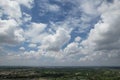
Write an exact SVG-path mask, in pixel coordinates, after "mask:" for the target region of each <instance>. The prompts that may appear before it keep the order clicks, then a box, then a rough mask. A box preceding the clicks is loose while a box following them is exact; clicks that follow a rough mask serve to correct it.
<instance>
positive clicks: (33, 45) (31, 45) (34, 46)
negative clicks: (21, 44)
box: [28, 43, 37, 48]
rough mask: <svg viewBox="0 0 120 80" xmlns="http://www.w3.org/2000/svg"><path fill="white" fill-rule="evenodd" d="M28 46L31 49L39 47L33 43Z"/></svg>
mask: <svg viewBox="0 0 120 80" xmlns="http://www.w3.org/2000/svg"><path fill="white" fill-rule="evenodd" d="M28 46H29V47H31V48H36V47H37V45H36V44H33V43H32V44H29V45H28Z"/></svg>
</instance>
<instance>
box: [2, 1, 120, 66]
mask: <svg viewBox="0 0 120 80" xmlns="http://www.w3.org/2000/svg"><path fill="white" fill-rule="evenodd" d="M38 2H39V3H38ZM13 4H14V5H13ZM119 7H120V1H119V0H113V1H112V2H111V1H109V0H99V1H98V0H89V1H88V0H83V1H80V0H74V1H71V0H53V1H50V0H38V1H35V0H1V2H0V55H1V57H0V64H1V65H10V64H11V65H35V66H40V65H48V63H49V65H64V66H67V65H69V66H72V65H76V66H84V65H85V66H90V65H93V66H96V65H97V66H120V65H119V61H120V54H119V53H120V46H119V45H120V26H119V25H120V20H119V18H120V13H119V12H120V9H119ZM23 60H24V61H23ZM7 61H9V62H7ZM32 62H33V63H34V64H32Z"/></svg>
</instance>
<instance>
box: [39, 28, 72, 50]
mask: <svg viewBox="0 0 120 80" xmlns="http://www.w3.org/2000/svg"><path fill="white" fill-rule="evenodd" d="M69 39H70V35H69V33H68V32H67V31H66V30H64V29H63V28H59V29H58V30H57V31H56V34H54V35H48V36H46V37H44V38H43V41H42V46H41V48H43V49H45V50H52V51H59V50H60V49H61V48H62V46H63V45H64V44H66V43H67V42H68V41H69Z"/></svg>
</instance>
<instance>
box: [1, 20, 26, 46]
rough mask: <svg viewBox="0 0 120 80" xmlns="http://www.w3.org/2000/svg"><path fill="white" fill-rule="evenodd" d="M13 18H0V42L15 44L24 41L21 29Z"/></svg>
mask: <svg viewBox="0 0 120 80" xmlns="http://www.w3.org/2000/svg"><path fill="white" fill-rule="evenodd" d="M17 26H18V24H17V22H16V21H15V20H12V19H11V20H0V44H16V43H19V42H21V41H24V37H23V35H22V34H21V33H23V30H22V29H19V28H17Z"/></svg>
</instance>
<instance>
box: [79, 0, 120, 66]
mask: <svg viewBox="0 0 120 80" xmlns="http://www.w3.org/2000/svg"><path fill="white" fill-rule="evenodd" d="M108 4H109V3H106V2H105V3H103V4H102V5H101V6H100V7H99V11H100V12H101V20H99V22H98V23H97V24H96V25H95V26H94V29H92V30H91V31H90V33H89V36H88V38H87V39H86V40H84V41H83V42H82V43H81V44H82V45H83V46H84V48H83V50H84V49H85V50H84V51H83V52H86V51H88V52H87V53H89V56H88V57H85V60H86V59H88V58H89V59H91V56H92V55H94V56H92V58H93V59H96V60H99V58H101V60H102V59H103V60H104V58H106V60H107V59H108V60H110V61H112V60H113V61H112V62H110V63H109V64H114V62H115V61H116V62H118V58H116V59H115V58H114V59H113V58H109V56H112V55H114V54H115V55H118V56H119V49H120V46H119V45H120V26H119V25H120V20H119V18H120V13H119V12H120V9H119V7H120V1H119V0H115V1H114V3H111V4H109V5H108ZM97 52H99V53H100V54H101V55H99V54H96V53H97ZM108 55H109V56H108ZM83 59H84V58H83ZM103 64H105V63H103ZM109 64H108V65H109Z"/></svg>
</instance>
